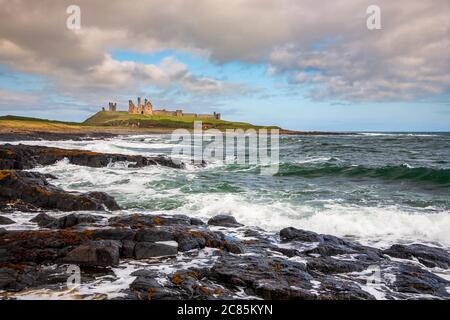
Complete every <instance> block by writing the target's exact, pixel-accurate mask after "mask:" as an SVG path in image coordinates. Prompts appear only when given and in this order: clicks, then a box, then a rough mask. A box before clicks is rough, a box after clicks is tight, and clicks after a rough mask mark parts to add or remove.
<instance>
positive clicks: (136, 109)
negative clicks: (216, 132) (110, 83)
mask: <svg viewBox="0 0 450 320" xmlns="http://www.w3.org/2000/svg"><path fill="white" fill-rule="evenodd" d="M128 113H131V114H145V115H157V116H172V117H194V118H199V119H220V113H216V112H214V113H213V114H196V113H183V110H176V111H169V110H166V109H161V110H153V105H152V104H151V102H150V101H149V100H147V99H145V100H144V104H142V103H141V97H138V98H137V105H135V104H134V103H133V101H132V100H129V101H128Z"/></svg>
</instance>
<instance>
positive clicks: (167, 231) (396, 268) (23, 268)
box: [0, 214, 450, 299]
mask: <svg viewBox="0 0 450 320" xmlns="http://www.w3.org/2000/svg"><path fill="white" fill-rule="evenodd" d="M83 218H86V216H84V215H83V214H73V215H72V214H71V215H68V216H66V217H62V218H59V219H54V218H53V219H52V218H51V217H50V216H48V215H44V214H40V215H38V216H37V217H35V218H34V219H33V220H35V221H36V222H38V223H39V221H45V222H48V221H50V224H51V225H52V226H53V227H52V228H51V229H48V228H47V227H46V228H47V229H46V230H37V231H36V230H34V231H33V230H23V231H7V230H2V229H0V290H6V291H9V292H19V293H18V294H21V292H22V290H26V289H33V288H37V287H39V288H47V289H48V290H52V288H54V287H55V285H57V284H58V283H64V282H65V281H66V279H67V275H65V278H63V277H62V276H61V268H60V266H64V265H65V264H68V263H70V264H76V265H79V266H80V267H81V270H82V276H83V277H84V279H87V280H84V281H88V282H87V284H86V285H88V286H89V287H91V288H92V287H94V288H95V282H94V281H95V279H96V277H98V276H101V275H105V274H108V277H112V278H113V279H114V272H113V270H115V269H111V268H112V267H119V268H120V270H122V271H120V272H121V273H122V272H124V271H123V270H126V269H127V266H134V268H130V270H131V271H130V274H129V275H128V276H130V277H135V279H134V280H131V281H130V282H129V286H128V285H127V287H124V288H122V289H121V290H122V291H121V292H120V293H121V294H122V295H124V296H125V297H126V298H127V299H217V298H223V299H237V298H242V297H258V298H263V299H375V298H376V297H379V296H381V297H384V298H387V299H411V298H421V297H428V298H430V297H432V298H450V294H449V293H448V291H447V290H446V288H447V287H449V286H450V282H449V281H447V280H445V279H444V278H441V277H439V276H438V275H436V274H434V273H432V272H430V271H429V270H427V269H425V268H423V267H422V266H421V265H417V263H416V262H413V261H411V262H410V261H408V260H392V259H390V258H389V256H388V254H396V253H395V252H397V253H398V254H397V255H400V254H399V252H407V253H403V254H402V258H403V259H410V257H415V258H417V259H418V258H419V257H422V259H425V258H426V259H427V264H428V265H429V266H432V262H434V264H435V265H438V264H439V265H440V267H443V266H445V262H446V261H447V260H446V259H447V258H446V256H445V254H448V253H446V251H445V250H443V249H442V250H436V249H437V248H433V247H427V246H420V247H415V246H413V247H407V248H403V247H402V248H401V250H400V249H399V248H397V247H394V248H393V249H392V248H391V250H389V249H388V250H385V251H384V252H381V251H380V250H379V249H375V248H371V247H367V246H363V245H361V244H359V243H357V242H353V241H348V240H344V239H341V238H338V237H334V236H330V235H322V234H316V233H313V232H309V231H304V230H299V229H294V228H287V229H283V230H282V231H280V234H279V238H278V236H277V235H276V234H273V233H268V232H265V231H264V230H261V229H258V228H250V227H245V226H242V225H240V224H239V226H240V227H239V228H233V229H231V228H229V229H225V231H223V230H222V229H221V231H217V229H216V228H212V229H211V228H210V226H208V225H204V224H199V223H197V222H196V221H192V219H191V218H189V217H188V216H183V215H176V216H170V215H154V214H131V215H122V216H116V217H113V218H110V219H109V220H108V222H105V223H107V224H108V225H98V221H96V219H89V218H88V219H84V221H85V222H84V223H82V224H79V223H74V222H77V221H80V220H83ZM218 220H219V221H220V220H222V218H219V219H218ZM58 221H64V223H55V222H58ZM68 221H72V222H71V223H69V224H67V222H68ZM102 221H104V220H102ZM234 221H235V220H234ZM236 223H237V222H236ZM41 224H43V222H41ZM43 225H46V224H43ZM68 225H70V227H67V228H65V227H66V226H68ZM233 225H236V224H235V223H234V222H233ZM279 239H282V242H280V241H279ZM140 259H148V260H147V261H145V265H144V264H142V262H143V261H140V262H134V260H140ZM49 266H55V267H51V268H50V267H49ZM140 266H143V268H142V269H139V270H138V271H136V268H140ZM374 266H376V267H377V268H378V269H379V275H380V278H379V279H378V281H379V282H380V286H379V287H377V288H375V289H371V290H367V288H366V287H367V284H366V281H367V280H366V279H365V278H364V275H365V274H367V276H370V272H369V270H371V268H373V267H374ZM93 267H94V268H100V269H101V271H98V272H97V273H92V271H88V270H90V269H86V268H93ZM39 270H44V272H43V273H42V272H40V271H39ZM88 272H90V273H88ZM41 273H42V274H41ZM121 276H122V277H123V275H121ZM45 279H47V280H45ZM48 279H52V280H51V281H50V280H48ZM58 281H59V282H58ZM89 281H91V282H89ZM102 281H105V280H102ZM120 282H123V279H120ZM55 290H56V288H55ZM374 293H377V294H376V295H374ZM115 294H117V292H115Z"/></svg>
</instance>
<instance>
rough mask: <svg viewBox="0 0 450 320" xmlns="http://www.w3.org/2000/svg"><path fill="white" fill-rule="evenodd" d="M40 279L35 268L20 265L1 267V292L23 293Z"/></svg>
mask: <svg viewBox="0 0 450 320" xmlns="http://www.w3.org/2000/svg"><path fill="white" fill-rule="evenodd" d="M37 278H38V274H37V270H36V267H35V266H32V265H26V264H19V265H12V264H9V265H7V266H3V267H1V266H0V290H6V291H21V290H23V289H25V288H27V287H29V286H31V285H32V284H33V283H34V282H35V281H36V279H37Z"/></svg>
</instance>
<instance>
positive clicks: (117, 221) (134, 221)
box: [109, 214, 191, 228]
mask: <svg viewBox="0 0 450 320" xmlns="http://www.w3.org/2000/svg"><path fill="white" fill-rule="evenodd" d="M109 224H110V225H121V226H127V227H132V228H142V227H155V226H171V225H175V226H177V225H180V226H190V225H191V219H190V218H189V217H188V216H185V215H152V214H129V215H123V216H117V217H112V218H110V219H109Z"/></svg>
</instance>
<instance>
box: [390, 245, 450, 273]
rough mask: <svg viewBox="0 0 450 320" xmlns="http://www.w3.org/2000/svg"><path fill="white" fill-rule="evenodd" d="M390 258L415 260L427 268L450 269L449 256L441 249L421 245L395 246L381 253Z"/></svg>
mask: <svg viewBox="0 0 450 320" xmlns="http://www.w3.org/2000/svg"><path fill="white" fill-rule="evenodd" d="M383 253H384V254H387V255H389V256H391V257H395V258H401V259H409V260H412V259H413V258H416V259H417V260H419V262H420V263H422V264H424V265H425V266H427V267H429V268H434V267H438V268H443V269H448V268H450V254H449V253H448V252H447V251H445V250H444V249H441V248H436V247H429V246H426V245H423V244H412V245H409V246H405V245H400V244H395V245H393V246H391V247H390V248H389V249H386V250H384V251H383Z"/></svg>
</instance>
